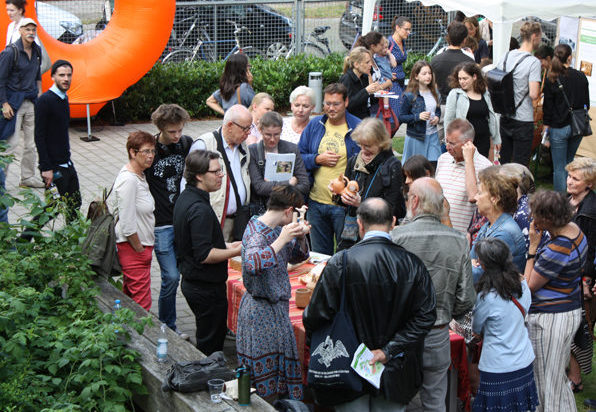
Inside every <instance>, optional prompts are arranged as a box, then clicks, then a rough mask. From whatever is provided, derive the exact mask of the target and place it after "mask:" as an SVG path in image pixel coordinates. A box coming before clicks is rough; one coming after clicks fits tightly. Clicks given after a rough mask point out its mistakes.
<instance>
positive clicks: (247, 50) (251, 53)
mask: <svg viewBox="0 0 596 412" xmlns="http://www.w3.org/2000/svg"><path fill="white" fill-rule="evenodd" d="M242 53H244V54H246V55H247V56H248V58H249V59H253V58H255V57H260V58H261V59H264V58H265V57H266V53H265V52H263V50H261V49H257V48H255V47H252V46H246V47H243V48H242Z"/></svg>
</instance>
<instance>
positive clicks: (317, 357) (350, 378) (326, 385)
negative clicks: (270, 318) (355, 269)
mask: <svg viewBox="0 0 596 412" xmlns="http://www.w3.org/2000/svg"><path fill="white" fill-rule="evenodd" d="M342 263H343V268H344V274H343V276H342V282H341V303H340V305H339V311H338V312H337V313H336V314H335V318H333V321H332V322H331V323H330V324H329V325H328V326H325V327H323V328H321V329H319V330H316V331H314V332H313V333H312V338H311V344H310V362H309V365H308V386H311V387H314V389H315V390H320V391H325V392H329V391H335V390H350V391H354V392H360V391H362V379H361V378H360V376H358V374H357V373H356V372H355V371H354V370H353V369H352V367H351V366H350V364H351V363H352V357H353V356H354V352H356V349H357V348H358V346H359V345H360V343H359V342H358V339H357V337H356V332H355V331H354V326H353V325H352V320H351V319H350V316H349V315H348V313H347V312H346V308H345V305H346V277H347V275H348V266H347V265H346V252H345V251H344V252H343V256H342Z"/></svg>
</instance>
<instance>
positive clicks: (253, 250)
mask: <svg viewBox="0 0 596 412" xmlns="http://www.w3.org/2000/svg"><path fill="white" fill-rule="evenodd" d="M280 233H281V227H277V228H275V229H271V228H270V227H268V226H267V225H265V224H264V223H263V222H261V221H260V220H258V219H257V217H253V218H252V219H251V220H250V222H249V223H248V226H247V228H246V231H245V232H244V237H243V239H242V279H243V281H244V287H245V288H246V293H245V294H244V296H243V297H242V301H241V302H240V309H239V311H238V333H237V335H236V351H237V353H238V362H239V363H240V364H244V365H248V366H250V378H251V384H252V386H254V387H255V388H256V389H257V392H258V394H259V396H262V397H270V396H273V395H276V394H287V395H288V396H289V397H290V399H298V400H299V399H302V396H303V390H302V369H301V367H300V360H299V357H298V348H297V346H296V338H295V337H294V328H293V326H292V323H291V322H290V308H289V300H290V297H291V295H292V289H291V286H290V278H289V277H288V271H287V264H288V262H290V263H298V262H301V261H303V260H305V259H306V258H307V257H308V250H302V249H301V248H300V245H299V243H298V242H296V240H292V241H291V242H290V243H288V244H287V245H286V246H284V248H283V249H282V250H280V251H279V252H278V253H275V252H274V250H273V248H272V247H271V244H272V243H273V242H274V241H275V239H277V238H278V236H279V234H280Z"/></svg>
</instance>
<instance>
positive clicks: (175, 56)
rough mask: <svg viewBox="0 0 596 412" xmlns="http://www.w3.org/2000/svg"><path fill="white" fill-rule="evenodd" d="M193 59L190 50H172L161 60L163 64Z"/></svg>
mask: <svg viewBox="0 0 596 412" xmlns="http://www.w3.org/2000/svg"><path fill="white" fill-rule="evenodd" d="M190 61H193V54H192V50H174V51H173V52H171V53H170V54H168V55H167V56H166V57H164V59H163V60H162V63H163V64H169V63H184V62H190Z"/></svg>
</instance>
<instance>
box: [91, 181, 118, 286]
mask: <svg viewBox="0 0 596 412" xmlns="http://www.w3.org/2000/svg"><path fill="white" fill-rule="evenodd" d="M112 189H113V186H112ZM112 189H110V191H109V192H108V193H107V194H106V189H105V188H104V190H103V196H102V199H100V200H94V201H93V202H91V203H90V204H89V209H88V212H87V219H90V220H91V226H89V228H88V229H87V234H86V236H85V241H84V242H83V245H82V251H83V254H85V255H86V256H87V257H88V258H89V260H90V263H91V268H92V269H93V271H94V272H95V273H96V274H98V275H100V276H104V277H109V276H113V275H118V274H120V273H121V272H122V267H121V266H120V262H119V261H118V251H117V249H116V230H115V227H116V219H115V218H114V216H113V215H112V214H111V213H110V210H109V209H108V205H107V203H106V200H107V199H108V197H109V196H110V193H112Z"/></svg>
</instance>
